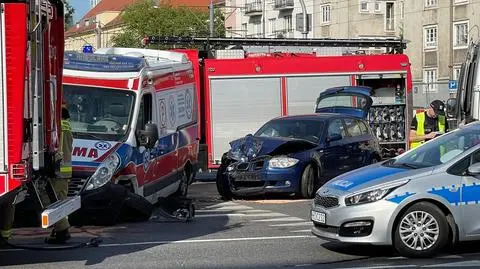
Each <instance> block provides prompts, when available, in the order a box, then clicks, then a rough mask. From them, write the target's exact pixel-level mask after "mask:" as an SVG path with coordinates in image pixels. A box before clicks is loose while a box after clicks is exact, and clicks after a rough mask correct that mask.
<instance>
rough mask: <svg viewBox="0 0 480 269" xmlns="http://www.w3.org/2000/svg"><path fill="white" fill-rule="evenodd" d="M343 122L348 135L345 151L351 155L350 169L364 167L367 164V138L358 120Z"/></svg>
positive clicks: (345, 120)
mask: <svg viewBox="0 0 480 269" xmlns="http://www.w3.org/2000/svg"><path fill="white" fill-rule="evenodd" d="M343 121H344V122H345V129H346V132H347V135H348V137H347V138H346V141H345V150H346V151H347V154H348V155H349V158H348V159H347V162H348V165H349V166H350V167H349V169H352V170H353V169H356V168H359V167H362V166H363V164H364V162H365V160H364V159H365V144H364V143H365V137H364V135H363V134H362V130H361V129H360V125H359V121H358V120H357V119H354V118H344V119H343Z"/></svg>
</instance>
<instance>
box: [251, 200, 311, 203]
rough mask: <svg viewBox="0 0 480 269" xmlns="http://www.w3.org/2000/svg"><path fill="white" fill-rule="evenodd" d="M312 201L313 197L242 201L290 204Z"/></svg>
mask: <svg viewBox="0 0 480 269" xmlns="http://www.w3.org/2000/svg"><path fill="white" fill-rule="evenodd" d="M307 201H311V199H298V200H254V201H242V202H243V203H256V204H290V203H300V202H307Z"/></svg>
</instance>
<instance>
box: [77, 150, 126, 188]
mask: <svg viewBox="0 0 480 269" xmlns="http://www.w3.org/2000/svg"><path fill="white" fill-rule="evenodd" d="M119 164H120V158H118V155H117V154H112V155H110V156H108V157H107V159H106V160H105V161H103V163H101V164H100V165H99V166H98V168H97V170H96V171H95V173H94V174H93V175H92V176H91V177H90V179H89V180H88V183H87V186H86V187H85V190H87V191H90V190H94V189H98V188H100V187H102V186H103V185H105V184H107V182H108V181H110V180H111V179H112V177H113V174H114V173H115V171H116V170H117V168H118V165H119Z"/></svg>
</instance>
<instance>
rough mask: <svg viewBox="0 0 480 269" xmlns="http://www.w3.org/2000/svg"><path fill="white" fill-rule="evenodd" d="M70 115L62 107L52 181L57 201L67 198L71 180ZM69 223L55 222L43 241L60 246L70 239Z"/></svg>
mask: <svg viewBox="0 0 480 269" xmlns="http://www.w3.org/2000/svg"><path fill="white" fill-rule="evenodd" d="M69 119H70V114H69V112H68V109H67V108H66V105H65V104H64V105H63V106H62V122H61V124H62V133H61V134H60V150H59V154H58V156H57V159H58V160H60V169H59V171H58V170H57V177H56V178H55V179H53V180H52V181H51V182H52V185H53V188H54V189H55V192H56V194H57V198H58V199H59V200H63V199H65V198H67V194H68V183H69V181H70V180H71V178H72V149H73V135H72V127H71V126H70V120H69ZM69 228H70V223H69V222H68V219H67V218H64V219H62V220H60V221H59V222H57V223H56V224H55V226H54V229H53V230H52V233H51V235H50V237H48V238H46V239H45V242H46V243H48V244H62V243H65V242H66V241H67V240H69V239H70V238H71V236H70V232H69Z"/></svg>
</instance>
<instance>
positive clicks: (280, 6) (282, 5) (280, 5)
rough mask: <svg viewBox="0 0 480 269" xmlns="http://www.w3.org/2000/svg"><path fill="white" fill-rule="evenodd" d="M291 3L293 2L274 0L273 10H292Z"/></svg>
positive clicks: (291, 0)
mask: <svg viewBox="0 0 480 269" xmlns="http://www.w3.org/2000/svg"><path fill="white" fill-rule="evenodd" d="M293 2H294V1H293V0H275V5H274V6H273V8H274V9H276V10H292V9H293Z"/></svg>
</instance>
